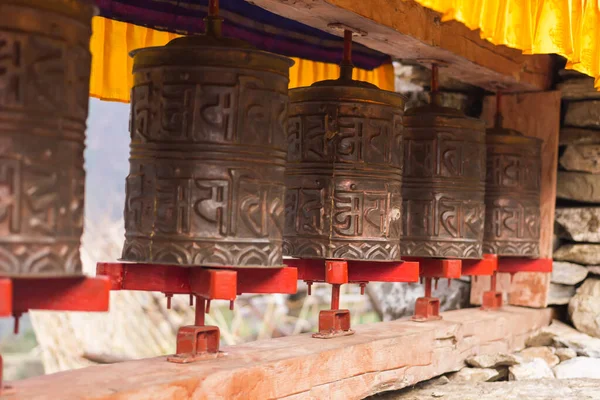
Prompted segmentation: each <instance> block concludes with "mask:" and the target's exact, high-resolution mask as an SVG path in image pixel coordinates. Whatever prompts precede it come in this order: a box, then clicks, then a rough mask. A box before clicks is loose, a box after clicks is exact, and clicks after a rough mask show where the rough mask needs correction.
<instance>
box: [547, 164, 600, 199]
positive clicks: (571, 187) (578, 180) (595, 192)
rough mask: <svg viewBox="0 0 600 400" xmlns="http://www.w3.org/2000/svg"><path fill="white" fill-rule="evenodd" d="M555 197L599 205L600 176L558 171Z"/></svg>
mask: <svg viewBox="0 0 600 400" xmlns="http://www.w3.org/2000/svg"><path fill="white" fill-rule="evenodd" d="M556 197H558V198H559V199H567V200H576V201H581V202H585V203H600V174H597V175H595V174H586V173H584V172H565V171H559V172H558V177H557V183H556Z"/></svg>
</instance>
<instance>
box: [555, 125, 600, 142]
mask: <svg viewBox="0 0 600 400" xmlns="http://www.w3.org/2000/svg"><path fill="white" fill-rule="evenodd" d="M558 144H559V145H561V146H562V145H569V144H600V130H596V129H581V128H569V127H565V128H562V129H561V130H560V136H559V138H558Z"/></svg>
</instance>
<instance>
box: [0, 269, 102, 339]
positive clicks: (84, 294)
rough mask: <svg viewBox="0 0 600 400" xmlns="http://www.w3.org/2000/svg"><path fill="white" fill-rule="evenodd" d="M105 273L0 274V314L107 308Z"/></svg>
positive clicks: (16, 318)
mask: <svg viewBox="0 0 600 400" xmlns="http://www.w3.org/2000/svg"><path fill="white" fill-rule="evenodd" d="M109 292H110V282H109V280H108V279H107V278H106V277H101V276H100V277H85V276H81V277H64V278H62V277H56V278H14V277H11V278H0V317H2V316H9V315H13V316H14V317H15V333H18V331H19V317H20V316H21V315H23V314H24V313H26V312H27V311H29V310H52V311H98V312H100V311H108V303H109Z"/></svg>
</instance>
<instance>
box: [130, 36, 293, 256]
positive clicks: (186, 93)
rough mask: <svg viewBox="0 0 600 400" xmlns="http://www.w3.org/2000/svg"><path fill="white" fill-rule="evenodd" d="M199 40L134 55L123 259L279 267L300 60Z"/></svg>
mask: <svg viewBox="0 0 600 400" xmlns="http://www.w3.org/2000/svg"><path fill="white" fill-rule="evenodd" d="M206 40H209V38H206ZM190 44H191V42H188V43H187V44H180V45H177V44H176V43H174V42H172V43H170V44H168V45H167V46H164V47H162V48H150V49H142V50H139V51H137V52H136V53H135V55H134V81H135V86H134V88H133V91H132V96H131V98H132V103H131V128H130V132H131V143H132V144H131V157H130V173H129V176H128V177H127V194H126V204H125V229H126V233H125V236H126V241H125V246H124V249H123V259H124V260H127V261H136V262H146V263H163V264H175V265H194V266H216V267H218V266H230V267H280V266H281V265H282V264H283V261H282V245H281V243H282V235H283V224H284V215H283V212H284V190H285V186H284V169H285V154H286V142H285V126H284V125H285V121H286V118H287V106H288V96H287V85H288V78H287V76H288V68H289V66H290V65H291V60H289V59H287V58H285V57H281V56H277V55H272V54H269V53H265V52H261V51H257V50H252V49H237V48H234V47H224V46H221V47H214V46H213V47H203V46H197V45H193V46H191V45H190Z"/></svg>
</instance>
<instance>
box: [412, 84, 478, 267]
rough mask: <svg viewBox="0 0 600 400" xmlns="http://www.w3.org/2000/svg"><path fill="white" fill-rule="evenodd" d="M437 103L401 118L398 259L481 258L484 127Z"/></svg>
mask: <svg viewBox="0 0 600 400" xmlns="http://www.w3.org/2000/svg"><path fill="white" fill-rule="evenodd" d="M438 104H439V98H438V96H437V93H433V96H432V103H431V104H430V105H426V106H423V107H417V108H414V109H411V110H408V111H407V112H406V113H405V117H404V121H405V131H404V171H403V177H402V179H403V181H402V185H403V186H402V199H403V237H402V241H401V243H402V255H403V256H412V257H443V258H465V259H469V258H472V259H477V258H481V257H482V256H483V253H482V240H483V229H484V209H485V207H484V189H485V156H486V153H485V125H484V123H483V121H480V120H478V119H474V118H469V117H466V116H465V115H463V114H462V113H461V112H460V111H458V110H455V109H452V108H447V107H442V106H440V105H438Z"/></svg>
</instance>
